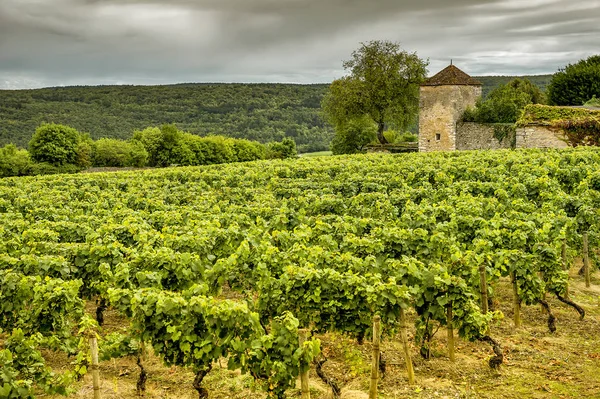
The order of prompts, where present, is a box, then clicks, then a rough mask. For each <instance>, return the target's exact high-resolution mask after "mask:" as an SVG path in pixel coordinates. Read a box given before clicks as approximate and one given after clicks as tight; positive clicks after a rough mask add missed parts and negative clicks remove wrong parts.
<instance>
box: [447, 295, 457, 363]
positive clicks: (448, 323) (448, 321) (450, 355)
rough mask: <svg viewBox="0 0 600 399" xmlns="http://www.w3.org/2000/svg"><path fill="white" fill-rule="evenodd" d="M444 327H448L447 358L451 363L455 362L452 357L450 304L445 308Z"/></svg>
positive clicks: (453, 356)
mask: <svg viewBox="0 0 600 399" xmlns="http://www.w3.org/2000/svg"><path fill="white" fill-rule="evenodd" d="M446 325H447V327H448V357H449V358H450V361H451V362H454V361H455V360H456V357H455V355H454V326H452V302H450V303H449V304H448V306H447V307H446Z"/></svg>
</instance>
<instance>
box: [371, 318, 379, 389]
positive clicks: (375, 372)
mask: <svg viewBox="0 0 600 399" xmlns="http://www.w3.org/2000/svg"><path fill="white" fill-rule="evenodd" d="M380 335H381V317H380V316H379V315H377V316H375V317H373V363H372V364H371V386H370V388H369V399H377V381H378V380H379V349H380V348H379V344H380Z"/></svg>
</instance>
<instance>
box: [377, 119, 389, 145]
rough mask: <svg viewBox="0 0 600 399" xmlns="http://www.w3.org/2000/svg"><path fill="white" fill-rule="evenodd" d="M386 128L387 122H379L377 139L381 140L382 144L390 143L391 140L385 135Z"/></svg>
mask: <svg viewBox="0 0 600 399" xmlns="http://www.w3.org/2000/svg"><path fill="white" fill-rule="evenodd" d="M384 129H385V123H383V122H379V123H377V139H378V140H379V142H380V143H381V144H389V142H388V141H387V140H386V138H385V136H384V135H383V130H384Z"/></svg>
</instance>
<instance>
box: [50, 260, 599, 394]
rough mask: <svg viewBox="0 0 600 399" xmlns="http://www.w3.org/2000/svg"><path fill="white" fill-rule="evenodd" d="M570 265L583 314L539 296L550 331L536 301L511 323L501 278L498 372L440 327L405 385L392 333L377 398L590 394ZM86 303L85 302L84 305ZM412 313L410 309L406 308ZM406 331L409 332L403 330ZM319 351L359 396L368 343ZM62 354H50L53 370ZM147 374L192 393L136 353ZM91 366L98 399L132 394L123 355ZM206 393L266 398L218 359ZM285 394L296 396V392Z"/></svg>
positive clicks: (81, 390)
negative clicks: (452, 350) (452, 353)
mask: <svg viewBox="0 0 600 399" xmlns="http://www.w3.org/2000/svg"><path fill="white" fill-rule="evenodd" d="M578 269H579V265H578V264H576V265H574V266H573V268H572V270H571V277H572V284H571V287H570V296H571V299H573V300H574V301H575V302H577V303H578V304H580V305H582V306H583V307H584V308H585V310H586V312H587V315H586V317H585V319H584V320H581V321H580V320H579V317H578V314H577V313H576V312H575V311H574V310H573V309H572V308H570V307H567V306H565V305H564V304H562V303H561V302H559V301H557V300H556V299H555V298H550V297H549V298H548V301H549V303H550V306H551V309H552V311H553V312H554V314H555V316H556V317H557V319H558V321H557V328H558V330H557V331H556V332H555V333H550V332H549V331H548V327H547V323H546V320H547V316H546V314H545V313H544V312H543V311H542V309H541V308H540V307H539V306H528V307H523V310H522V320H523V327H522V328H521V329H519V330H516V329H514V328H513V323H512V308H511V290H510V285H509V282H508V281H501V282H500V283H499V285H498V287H497V292H498V295H497V297H496V298H495V301H496V303H497V307H498V309H499V310H501V311H502V313H503V314H504V318H503V319H502V320H499V321H498V322H497V324H496V325H495V326H494V327H493V328H492V331H491V335H492V336H493V337H495V338H496V339H497V340H498V341H499V342H500V343H501V344H502V347H503V351H504V357H505V363H504V365H503V366H502V368H501V369H500V370H499V371H493V370H491V369H490V368H489V367H488V365H487V360H488V359H489V357H490V356H491V353H492V352H491V349H490V347H489V346H488V345H487V344H483V343H470V342H464V341H461V340H459V341H458V345H457V356H456V358H457V359H456V362H455V363H451V362H450V361H449V360H448V358H447V354H446V349H445V337H446V331H445V330H443V329H440V330H439V331H438V333H437V335H436V336H435V338H434V345H433V351H432V353H433V357H432V359H430V360H424V359H422V358H421V357H420V356H419V355H418V351H417V348H416V347H415V346H414V343H413V342H412V341H413V339H414V337H413V336H412V335H411V336H410V337H409V339H410V340H411V343H413V351H412V355H413V362H414V365H415V372H416V376H417V384H416V385H414V386H409V385H408V383H407V379H406V373H405V367H404V359H403V355H402V348H401V345H400V340H399V338H396V337H392V338H386V339H385V340H384V343H383V346H382V350H383V354H384V358H385V359H386V361H387V372H386V375H385V377H384V378H383V380H382V381H381V384H380V386H379V390H380V396H379V397H380V398H385V399H400V398H446V399H447V398H489V399H492V398H514V399H517V398H557V399H558V398H565V399H566V398H600V337H599V336H600V296H599V295H600V275H598V273H596V275H595V276H594V278H593V279H592V287H591V288H585V285H584V284H583V280H582V278H581V277H579V276H578V275H577V272H576V271H577V270H578ZM93 308H94V306H93V304H90V309H89V310H90V311H92V310H93ZM410 316H411V317H413V318H414V316H415V315H414V314H412V315H410ZM125 323H126V321H125V319H121V318H119V317H118V316H117V315H116V314H115V313H114V312H112V311H108V312H107V322H106V324H105V326H104V332H110V331H114V330H116V329H119V328H120V327H121V326H124V324H125ZM411 330H412V329H411ZM320 338H321V340H322V348H323V352H324V354H325V355H326V356H327V358H328V359H329V361H328V362H327V363H325V365H324V367H323V368H324V370H325V372H326V373H328V374H329V375H330V376H332V377H333V378H334V379H335V380H336V381H337V382H338V383H339V384H340V386H341V387H342V398H355V399H358V398H367V395H366V392H367V391H368V387H369V377H370V363H371V358H370V353H371V345H370V344H369V343H365V344H364V345H358V344H357V343H356V342H355V341H351V340H349V339H346V338H344V337H342V336H340V335H337V334H328V335H325V336H321V337H320ZM66 361H67V360H66V359H62V358H52V359H51V363H52V364H53V367H54V368H55V369H60V368H61V365H62V364H64V363H65V362H66ZM146 369H147V371H148V373H149V376H148V381H147V392H146V395H145V397H146V398H173V399H174V398H183V399H188V398H189V399H191V398H197V397H198V394H197V393H196V391H195V390H194V389H193V388H192V385H191V382H192V380H193V374H192V373H191V372H190V371H187V370H185V369H181V368H177V367H165V366H164V365H162V363H161V361H160V360H159V359H158V358H157V357H155V356H154V355H152V354H149V356H148V359H147V360H146ZM100 372H101V383H102V389H101V395H102V396H101V397H102V398H108V399H117V398H135V397H137V394H136V391H135V383H136V380H137V376H138V368H137V366H136V364H135V361H134V359H132V358H125V359H118V360H112V361H109V362H103V363H101V365H100ZM310 379H311V395H312V396H311V397H312V398H316V399H326V398H330V397H331V393H330V391H329V390H328V389H327V388H326V386H325V385H324V384H323V383H322V382H321V381H320V380H319V379H318V377H317V376H316V374H315V373H314V370H311V373H310ZM205 386H206V387H207V388H208V390H209V392H210V397H211V398H215V399H224V398H235V399H242V398H264V397H266V395H265V394H264V393H262V392H259V391H255V390H254V389H253V380H252V378H251V377H250V376H248V375H241V374H240V373H239V371H229V370H227V369H226V362H225V361H221V362H220V364H219V363H217V364H215V365H214V366H213V370H212V371H211V372H210V374H209V375H208V376H207V377H206V378H205ZM76 389H77V392H76V393H74V394H73V395H72V397H75V398H81V399H83V398H89V397H91V396H92V392H93V391H92V383H91V375H87V376H86V377H85V379H84V380H83V381H81V382H80V383H79V385H78V386H77V388H76ZM288 397H290V398H295V397H300V393H299V390H298V389H296V390H293V391H290V392H289V395H288Z"/></svg>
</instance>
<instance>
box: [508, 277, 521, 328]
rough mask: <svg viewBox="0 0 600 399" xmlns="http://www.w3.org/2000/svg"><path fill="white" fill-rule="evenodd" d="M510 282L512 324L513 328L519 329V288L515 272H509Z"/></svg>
mask: <svg viewBox="0 0 600 399" xmlns="http://www.w3.org/2000/svg"><path fill="white" fill-rule="evenodd" d="M510 281H511V282H512V287H513V306H514V312H515V314H514V319H513V320H514V322H515V328H521V300H520V299H519V287H518V285H517V277H516V276H515V272H510Z"/></svg>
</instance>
